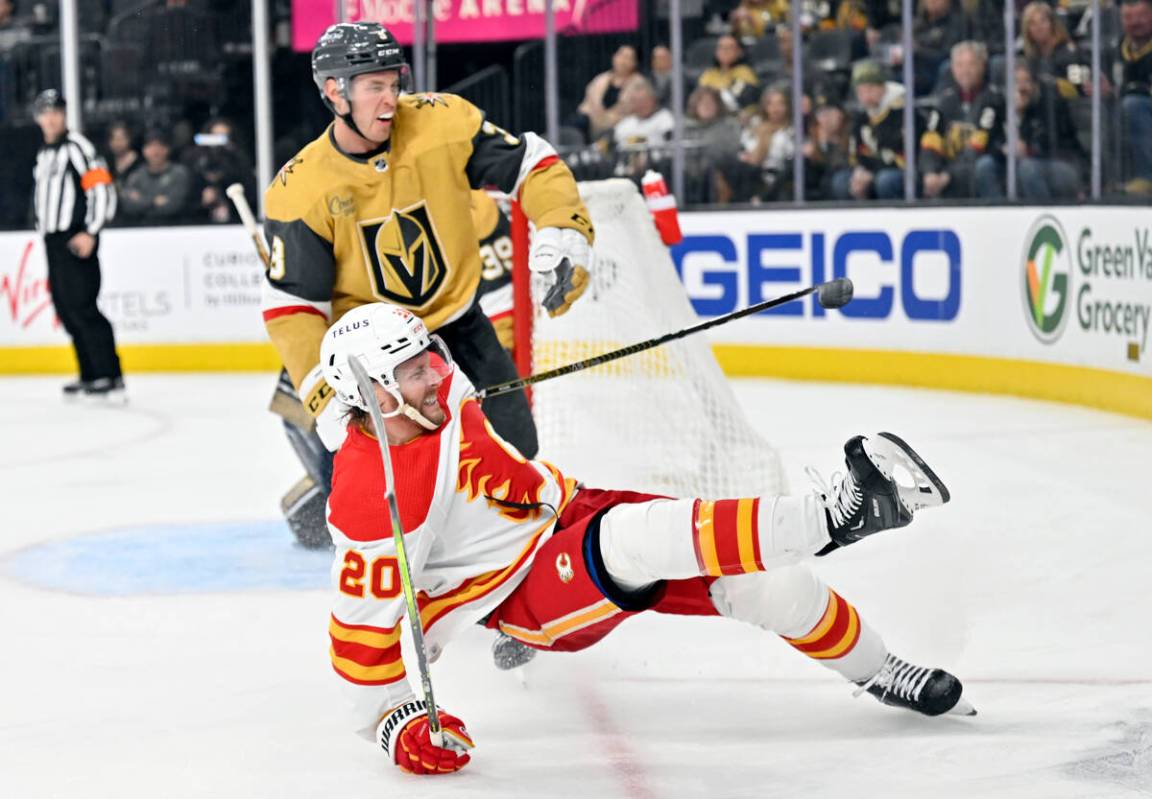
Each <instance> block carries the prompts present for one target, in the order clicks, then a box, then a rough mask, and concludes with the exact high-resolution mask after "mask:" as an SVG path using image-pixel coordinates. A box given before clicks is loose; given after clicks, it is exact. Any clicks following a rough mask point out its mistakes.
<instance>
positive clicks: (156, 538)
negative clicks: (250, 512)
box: [0, 520, 332, 596]
mask: <svg viewBox="0 0 1152 799" xmlns="http://www.w3.org/2000/svg"><path fill="white" fill-rule="evenodd" d="M331 565H332V553H331V552H329V551H326V550H307V549H303V548H302V547H300V546H298V545H296V544H294V543H293V538H292V533H291V532H289V530H288V527H287V525H286V524H285V523H284V522H283V521H281V520H277V521H256V522H218V523H205V524H156V525H141V526H139V527H126V528H118V529H114V530H107V531H104V532H99V533H91V534H87V535H81V536H76V537H74V538H66V539H60V540H56V541H48V542H46V543H43V544H38V545H36V546H34V547H30V548H28V549H24V550H20V551H17V552H14V553H12V554H10V555H8V556H6V557H4V558H3V559H0V573H3V575H4V576H6V577H8V578H10V579H13V580H16V581H18V582H20V583H24V584H25V585H30V586H34V587H36V588H45V589H48V590H53V591H65V592H68V593H72V594H95V595H97V596H130V595H134V594H196V593H222V592H230V591H262V590H278V591H283V590H289V591H305V590H316V589H324V588H326V587H327V586H328V570H329V568H330V567H331Z"/></svg>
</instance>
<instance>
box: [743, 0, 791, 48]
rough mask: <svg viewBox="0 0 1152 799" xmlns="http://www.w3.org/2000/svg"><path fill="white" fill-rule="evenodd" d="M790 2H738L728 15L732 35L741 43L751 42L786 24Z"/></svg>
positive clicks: (775, 0)
mask: <svg viewBox="0 0 1152 799" xmlns="http://www.w3.org/2000/svg"><path fill="white" fill-rule="evenodd" d="M791 8H792V3H791V2H790V0H740V4H739V5H738V6H736V8H734V9H732V13H731V14H729V15H728V24H729V25H730V26H731V28H732V35H733V36H736V37H737V38H738V39H740V40H741V41H742V42H746V43H747V42H753V41H755V40H756V39H759V38H761V37H763V36H765V35H768V34H771V33H772V31H773V30H774V29H776V28H778V27H780V26H782V25H786V24H787V23H788V12H789V11H790V10H791Z"/></svg>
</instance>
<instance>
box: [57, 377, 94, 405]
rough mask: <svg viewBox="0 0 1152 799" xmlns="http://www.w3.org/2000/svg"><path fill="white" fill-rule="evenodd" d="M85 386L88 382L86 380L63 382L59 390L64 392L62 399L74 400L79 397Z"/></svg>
mask: <svg viewBox="0 0 1152 799" xmlns="http://www.w3.org/2000/svg"><path fill="white" fill-rule="evenodd" d="M87 387H88V383H87V382H86V381H84V380H73V381H72V382H71V383H65V384H64V386H63V387H62V389H61V390H62V391H63V392H64V399H66V400H74V399H79V398H80V397H81V396H82V395H83V394H84V389H86V388H87Z"/></svg>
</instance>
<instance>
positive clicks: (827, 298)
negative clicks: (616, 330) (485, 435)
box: [478, 277, 852, 399]
mask: <svg viewBox="0 0 1152 799" xmlns="http://www.w3.org/2000/svg"><path fill="white" fill-rule="evenodd" d="M809 294H815V295H816V296H817V297H818V298H819V300H820V305H821V306H822V307H824V308H843V307H844V306H845V305H847V304H848V303H849V302H850V301H851V300H852V281H851V280H849V279H848V278H846V277H839V278H836V279H835V280H829V281H828V282H827V283H820V284H818V285H815V286H809V287H808V288H806V289H801V290H800V291H794V292H792V293H791V294H785V295H784V296H783V297H777V298H776V299H773V300H765V301H764V302H758V303H756V304H755V305H749V306H748V307H747V308H741V309H740V310H739V311H733V312H732V313H729V314H725V315H724V316H717V317H716V318H715V319H709V320H708V321H707V322H701V323H700V324H698V325H693V326H692V327H686V328H684V329H683V330H676V331H673V332H671V333H665V334H664V335H662V336H657V337H656V338H650V339H648V340H647V341H638V342H636V343H635V344H629V345H628V346H627V347H621V348H620V349H618V350H612V351H611V352H606V353H604V354H603V355H594V356H592V357H591V358H586V359H585V360H583V361H577V362H576V363H570V364H568V365H566V366H558V367H556V368H555V369H549V370H548V371H547V372H540V373H539V374H535V375H529V376H528V377H522V378H520V379H518V380H509V381H508V382H506V383H497V384H496V385H494V386H489V387H488V388H486V389H484V390H483V391H480V392H479V393H478V396H479V398H480V399H484V398H485V397H498V396H500V395H501V394H507V393H509V392H510V391H519V390H520V389H522V388H525V387H526V386H531V385H534V384H536V383H542V382H543V381H545V380H551V379H552V378H554V377H561V376H563V375H569V374H572V373H573V372H580V371H583V370H584V369H591V368H592V367H594V366H600V365H601V364H605V363H608V362H610V361H615V360H617V359H619V358H623V357H625V356H627V355H635V354H636V353H638V352H644V350H650V349H652V348H653V347H659V346H660V345H661V344H667V343H668V342H669V341H675V340H676V339H681V338H684V337H685V336H690V335H692V334H693V333H699V332H700V331H702V330H707V329H708V328H711V327H716V326H717V325H722V324H724V323H726V322H731V321H732V320H733V319H740V318H741V317H745V316H750V315H751V314H754V313H759V312H760V311H766V310H768V309H769V308H775V307H776V306H778V305H784V304H785V303H789V302H792V301H793V300H798V299H800V298H801V297H806V296H808V295H809Z"/></svg>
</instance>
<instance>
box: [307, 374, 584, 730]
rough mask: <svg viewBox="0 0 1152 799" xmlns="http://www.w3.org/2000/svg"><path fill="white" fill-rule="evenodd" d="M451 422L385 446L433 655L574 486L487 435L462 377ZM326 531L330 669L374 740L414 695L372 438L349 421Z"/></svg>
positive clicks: (496, 588) (452, 379) (489, 595)
mask: <svg viewBox="0 0 1152 799" xmlns="http://www.w3.org/2000/svg"><path fill="white" fill-rule="evenodd" d="M439 400H440V405H441V407H442V408H443V409H444V410H445V412H446V414H447V416H448V418H447V420H446V421H445V422H444V424H443V425H441V426H440V428H439V429H438V430H436V431H435V432H433V433H428V434H426V435H421V436H420V437H418V438H416V439H414V440H412V441H410V442H408V443H406V444H402V445H399V446H392V447H390V450H389V451H390V452H391V455H392V469H393V474H394V475H395V479H396V498H397V502H398V505H399V508H400V519H401V523H402V524H403V528H404V530H405V531H406V534H405V537H404V540H405V544H406V548H407V552H408V560H409V565H410V567H411V571H412V580H413V584H414V586H415V588H416V590H417V604H418V606H419V608H420V616H421V619H422V621H423V623H424V636H425V642H426V644H427V647H428V654H429V657H430V658H431V659H435V658H436V657H438V656H439V654H440V652H441V651H442V650H443V647H444V645H445V644H446V643H447V641H448V640H449V639H450V638H451V637H452V635H454V634H455V633H456V632H457V631H459V630H460V629H462V628H464V627H467V626H468V625H471V624H475V623H476V622H477V621H479V620H480V619H482V618H483V617H484V616H486V615H487V614H488V613H490V612H491V611H492V610H493V609H494V608H495V607H497V606H498V605H499V604H500V603H501V602H503V601H504V599H505V598H506V597H507V596H508V595H509V594H510V593H512V591H513V590H514V589H515V588H516V586H518V585H519V584H520V582H521V581H522V580H523V579H524V577H525V576H526V574H527V572H528V569H529V567H530V566H531V565H532V560H533V558H534V556H535V554H536V551H537V550H538V549H539V547H540V546H541V545H542V544H543V543H544V542H545V541H546V540H547V539H548V538H549V537H550V536H551V534H552V529H553V526H554V525H555V522H556V519H557V518H558V517H559V515H560V512H561V511H563V509H564V507H565V506H566V505H567V504H568V503H569V502H570V501H571V499H572V496H573V494H575V492H576V482H575V481H574V480H570V479H567V478H565V477H564V475H562V474H561V473H560V472H559V470H557V469H556V468H555V467H554V466H552V465H551V464H548V463H544V462H541V461H529V460H525V459H524V458H523V457H522V456H521V455H520V454H519V452H517V450H516V449H515V448H514V447H513V446H512V445H510V444H508V443H506V442H505V441H504V440H503V439H501V438H500V436H498V435H497V434H496V432H495V431H494V430H493V429H492V426H491V425H490V424H489V422H488V420H487V418H486V417H485V416H484V413H483V411H482V410H481V409H480V402H479V401H478V400H477V399H476V397H475V391H474V389H473V387H472V385H471V383H469V382H468V379H467V378H466V377H465V376H464V375H463V374H461V373H459V372H454V373H453V374H451V375H450V376H449V377H448V378H447V379H446V380H445V381H444V383H443V384H442V385H441V386H440V390H439ZM328 527H329V529H330V530H331V532H332V540H333V542H334V543H335V545H336V555H335V560H334V562H333V566H332V578H333V583H334V587H335V589H336V600H335V603H334V607H333V611H332V618H331V620H330V622H329V634H330V637H331V644H332V648H331V653H330V654H331V657H332V665H333V667H334V668H335V670H336V673H337V674H339V675H340V677H341V678H343V681H344V684H345V686H346V692H347V693H348V694H349V696H350V697H351V699H352V703H353V706H354V712H355V715H356V727H357V730H358V731H359V732H361V733H362V734H366V735H368V736H371V735H372V734H373V732H374V730H375V727H376V724H377V722H378V721H379V720H380V718H381V717H382V716H383V715H384V714H385V713H387V712H388V711H389V710H390V709H392V708H393V707H395V706H396V705H398V704H400V703H401V702H404V701H407V700H408V699H411V698H413V692H412V688H411V686H410V685H409V683H408V680H407V679H406V676H405V668H404V661H403V658H402V656H401V653H400V621H401V619H403V618H404V617H405V607H404V594H403V590H402V588H401V584H400V578H399V572H398V569H397V564H396V547H395V543H394V541H393V537H392V529H391V527H390V526H389V523H388V514H387V506H386V503H385V499H384V467H383V464H382V463H381V460H380V445H379V443H378V442H377V440H376V439H375V438H373V437H372V436H370V435H369V434H368V433H366V432H364V431H363V430H362V429H360V428H359V427H358V426H357V425H349V430H348V436H347V438H346V439H345V441H344V444H343V446H342V447H341V448H340V451H339V452H338V453H337V454H336V459H335V465H334V469H333V475H332V494H331V496H330V497H329V500H328Z"/></svg>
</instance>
